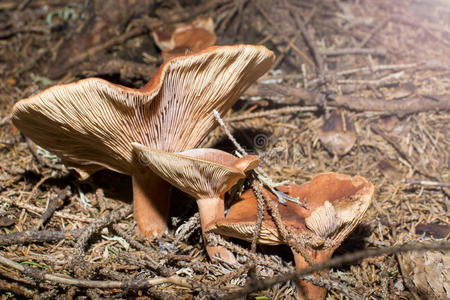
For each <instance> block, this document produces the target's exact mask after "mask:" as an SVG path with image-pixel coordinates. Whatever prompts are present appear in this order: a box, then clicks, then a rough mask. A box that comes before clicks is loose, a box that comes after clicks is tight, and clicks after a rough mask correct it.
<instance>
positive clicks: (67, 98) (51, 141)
mask: <svg viewBox="0 0 450 300" xmlns="http://www.w3.org/2000/svg"><path fill="white" fill-rule="evenodd" d="M273 60H274V55H273V53H272V52H271V51H269V50H267V48H265V47H263V46H252V45H234V46H222V47H218V46H217V47H211V48H208V49H205V50H203V51H201V52H198V53H195V54H191V55H185V56H180V57H176V58H174V59H171V60H170V61H168V62H166V63H164V64H163V65H162V66H161V67H160V68H159V70H158V72H157V73H156V75H155V76H154V77H153V78H152V79H151V80H150V81H149V82H148V83H147V84H146V85H145V86H144V87H142V88H141V89H132V88H127V87H124V86H121V85H117V84H112V83H110V82H108V81H105V80H102V79H99V78H88V79H84V80H80V81H78V82H76V83H71V84H64V85H56V86H53V87H51V88H49V89H47V90H45V91H43V92H41V93H39V94H37V95H35V96H32V97H30V98H27V99H23V100H21V101H19V102H18V103H17V104H15V106H14V108H13V112H12V121H13V123H14V125H15V126H16V127H17V128H18V129H19V130H20V131H21V132H22V133H23V134H25V135H26V136H28V137H30V138H31V139H32V140H33V141H34V142H36V143H37V144H38V145H40V146H41V147H43V148H45V149H47V150H48V151H50V152H52V153H54V154H56V155H58V156H59V157H60V158H61V160H62V161H63V162H64V163H65V164H68V165H71V166H73V167H75V168H77V169H79V170H82V171H84V172H87V174H90V173H93V172H95V171H97V170H99V169H102V168H108V169H111V170H114V171H117V172H119V173H123V174H128V175H131V176H132V181H133V202H134V217H135V219H136V221H137V223H138V227H139V229H140V232H141V233H142V234H143V235H146V236H156V235H159V234H161V233H162V232H164V231H165V229H166V219H167V215H168V211H169V194H170V185H169V184H168V183H166V182H165V181H164V180H162V179H161V178H159V177H158V176H157V175H156V174H155V173H154V172H153V171H152V170H150V169H149V168H148V167H145V166H142V165H141V164H140V163H139V161H138V159H137V158H136V157H134V156H133V151H132V146H131V143H132V142H138V143H140V144H142V145H146V146H148V147H151V148H154V149H160V150H163V151H171V152H174V151H183V150H186V149H190V148H194V147H196V146H198V145H199V143H200V142H201V141H202V140H203V139H204V137H205V136H206V135H207V134H208V133H209V131H210V130H212V129H213V127H214V126H216V120H215V119H214V116H213V110H214V109H216V110H218V111H219V112H220V113H221V114H222V115H223V114H224V113H225V112H226V111H227V110H228V109H229V108H230V107H231V106H232V105H233V104H234V102H235V101H236V100H237V99H238V97H239V96H240V95H241V93H242V92H243V91H245V89H246V88H247V87H248V86H249V85H250V84H251V83H253V82H254V81H255V80H256V79H257V78H258V77H260V76H261V75H263V74H264V73H265V72H266V71H267V70H268V69H269V68H270V66H271V64H272V62H273Z"/></svg>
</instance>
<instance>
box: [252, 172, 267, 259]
mask: <svg viewBox="0 0 450 300" xmlns="http://www.w3.org/2000/svg"><path fill="white" fill-rule="evenodd" d="M252 189H253V191H254V192H255V195H256V199H257V201H258V215H257V217H256V224H255V229H254V233H255V234H254V236H253V239H252V248H251V249H252V252H253V253H254V252H255V251H256V242H257V240H258V237H259V234H260V232H261V225H262V221H263V218H264V196H263V195H262V193H261V189H260V188H259V185H258V184H257V183H256V182H255V181H254V180H253V182H252Z"/></svg>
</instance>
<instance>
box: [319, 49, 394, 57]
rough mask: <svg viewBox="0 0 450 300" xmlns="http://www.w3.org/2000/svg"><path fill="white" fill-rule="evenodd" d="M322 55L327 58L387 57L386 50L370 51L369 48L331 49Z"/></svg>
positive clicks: (322, 52)
mask: <svg viewBox="0 0 450 300" xmlns="http://www.w3.org/2000/svg"><path fill="white" fill-rule="evenodd" d="M320 54H322V55H325V56H340V55H348V54H370V55H378V56H385V55H386V50H384V49H368V48H343V49H329V50H324V51H321V52H320Z"/></svg>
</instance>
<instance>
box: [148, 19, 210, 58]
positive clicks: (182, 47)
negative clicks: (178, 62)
mask: <svg viewBox="0 0 450 300" xmlns="http://www.w3.org/2000/svg"><path fill="white" fill-rule="evenodd" d="M152 35H153V38H154V40H155V43H156V45H158V47H159V48H160V49H161V50H162V55H163V58H164V60H167V59H170V58H173V57H176V56H179V55H184V54H186V53H187V52H197V51H200V50H202V49H205V48H207V47H210V46H212V45H214V43H215V42H216V35H215V34H214V22H213V20H212V18H207V19H203V18H198V19H196V20H194V21H193V22H192V23H190V24H187V25H186V24H181V25H179V26H178V27H177V28H176V29H175V30H174V31H173V32H171V33H169V32H165V31H160V30H155V31H153V32H152Z"/></svg>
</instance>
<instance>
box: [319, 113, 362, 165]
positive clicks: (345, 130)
mask: <svg viewBox="0 0 450 300" xmlns="http://www.w3.org/2000/svg"><path fill="white" fill-rule="evenodd" d="M319 139H320V142H321V143H322V145H323V146H324V147H325V148H326V149H327V150H328V151H329V152H331V153H332V154H333V155H338V156H341V155H344V154H346V153H348V152H349V151H350V150H351V149H352V147H353V145H354V144H355V142H356V139H357V135H356V131H355V126H354V125H353V122H352V121H351V120H350V118H349V117H348V116H347V115H346V114H345V112H344V111H342V112H340V111H332V112H331V113H330V116H329V117H328V118H326V119H325V123H324V124H323V126H322V127H321V128H320V129H319Z"/></svg>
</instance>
